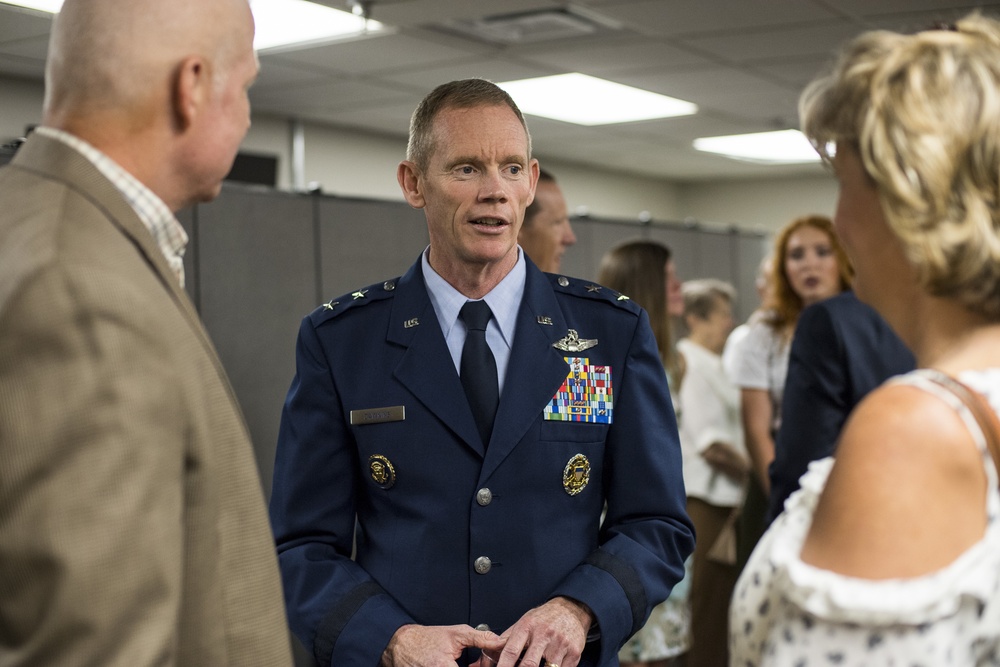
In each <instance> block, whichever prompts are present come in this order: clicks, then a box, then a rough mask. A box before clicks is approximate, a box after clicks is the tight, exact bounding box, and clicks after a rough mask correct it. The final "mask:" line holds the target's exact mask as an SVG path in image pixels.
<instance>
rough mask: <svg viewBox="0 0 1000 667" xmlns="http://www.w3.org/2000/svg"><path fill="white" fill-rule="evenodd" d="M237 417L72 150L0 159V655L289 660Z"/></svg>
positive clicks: (47, 660)
mask: <svg viewBox="0 0 1000 667" xmlns="http://www.w3.org/2000/svg"><path fill="white" fill-rule="evenodd" d="M290 664H291V652H290V648H289V645H288V634H287V626H286V622H285V615H284V604H283V601H282V594H281V584H280V579H279V574H278V569H277V561H276V558H275V552H274V545H273V540H272V537H271V532H270V529H269V527H268V521H267V514H266V510H265V506H264V501H263V494H262V491H261V487H260V483H259V480H258V476H257V470H256V466H255V463H254V459H253V454H252V451H251V445H250V441H249V436H248V434H247V431H246V427H245V425H244V422H243V418H242V415H241V414H240V411H239V408H238V406H237V403H236V399H235V397H234V395H233V392H232V389H231V388H230V386H229V382H228V381H227V379H226V375H225V372H224V371H223V369H222V366H221V364H220V362H219V359H218V357H217V356H216V353H215V350H214V349H213V347H212V344H211V342H210V341H209V339H208V336H207V335H206V333H205V330H204V329H203V328H202V325H201V323H200V320H199V318H198V316H197V314H196V312H195V310H194V308H193V307H192V304H191V302H190V301H189V299H188V297H187V295H186V294H185V293H184V291H183V290H182V289H181V288H180V286H179V285H178V282H177V279H176V278H175V277H174V275H173V274H172V273H171V271H170V269H169V268H168V265H167V262H166V260H165V259H164V257H163V255H162V254H161V252H160V250H159V249H158V247H157V246H156V245H155V243H154V241H153V239H152V237H151V236H150V234H149V233H148V232H147V230H146V228H145V227H143V225H142V223H141V222H140V221H139V219H138V217H136V215H135V213H134V212H133V210H132V209H131V208H130V207H129V205H128V204H127V203H126V202H125V200H124V199H123V198H122V196H121V195H120V194H119V193H118V191H117V190H116V189H115V188H114V187H113V186H112V185H111V183H110V182H108V181H107V179H105V178H104V177H103V176H102V175H101V174H100V173H99V172H98V171H97V170H96V169H95V168H94V167H93V166H92V165H91V163H90V162H88V161H87V160H86V159H84V158H83V157H82V156H81V155H80V154H78V153H77V152H76V151H74V150H72V149H71V148H69V147H67V146H65V145H63V144H62V143H61V142H58V141H54V140H52V139H49V138H47V137H43V136H37V135H36V136H33V137H32V138H31V139H29V141H28V142H27V143H26V144H24V145H23V146H22V148H21V150H20V151H19V153H18V154H17V156H16V157H15V159H14V161H13V162H12V163H11V165H10V166H9V167H8V168H5V169H2V170H0V665H2V666H4V667H6V666H7V665H58V666H59V667H66V666H73V665H100V666H102V667H105V666H112V665H122V666H127V667H136V666H141V665H207V666H219V665H234V666H235V665H238V666H240V667H247V666H253V665H261V666H265V665H266V666H267V667H274V666H276V665H290Z"/></svg>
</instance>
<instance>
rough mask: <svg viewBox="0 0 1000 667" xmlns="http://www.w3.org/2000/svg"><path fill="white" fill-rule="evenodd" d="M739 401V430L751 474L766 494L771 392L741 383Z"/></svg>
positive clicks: (771, 442)
mask: <svg viewBox="0 0 1000 667" xmlns="http://www.w3.org/2000/svg"><path fill="white" fill-rule="evenodd" d="M740 401H741V407H740V414H741V415H742V418H743V433H744V437H745V438H746V446H747V453H748V454H749V455H750V463H751V467H752V469H753V474H754V475H756V477H757V481H758V482H760V485H761V488H762V489H763V490H764V493H765V494H768V493H770V486H771V483H770V480H769V479H768V474H767V469H768V466H769V465H771V461H772V460H773V459H774V439H773V438H772V437H771V423H772V421H773V419H774V407H773V406H772V404H771V395H770V393H769V392H768V390H767V389H752V388H747V387H744V388H743V389H741V390H740Z"/></svg>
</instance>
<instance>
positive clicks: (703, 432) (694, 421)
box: [679, 366, 750, 482]
mask: <svg viewBox="0 0 1000 667" xmlns="http://www.w3.org/2000/svg"><path fill="white" fill-rule="evenodd" d="M679 403H680V405H681V410H682V413H683V415H684V430H685V433H691V434H694V443H693V444H694V447H695V449H696V450H697V452H698V454H699V455H700V456H701V457H702V458H703V459H705V461H707V462H708V464H709V465H710V466H712V467H713V468H714V469H715V470H717V471H718V472H720V473H722V474H724V475H726V476H728V477H730V478H732V479H733V480H734V481H736V482H742V481H743V480H744V479H745V478H746V475H747V473H748V472H749V470H750V462H749V461H747V458H746V457H745V456H744V455H743V454H742V453H740V451H739V450H737V449H736V447H735V446H734V443H732V442H730V440H731V436H730V434H729V433H727V432H726V429H725V427H724V425H725V424H726V405H725V404H724V403H723V401H722V399H721V398H720V397H719V396H718V395H717V394H716V393H715V389H714V388H713V387H712V384H711V383H710V382H709V381H708V379H707V378H706V377H705V375H704V374H702V373H701V372H700V371H699V370H698V369H697V368H694V367H691V366H689V369H688V373H687V375H686V376H685V378H684V384H682V385H681V390H680V394H679Z"/></svg>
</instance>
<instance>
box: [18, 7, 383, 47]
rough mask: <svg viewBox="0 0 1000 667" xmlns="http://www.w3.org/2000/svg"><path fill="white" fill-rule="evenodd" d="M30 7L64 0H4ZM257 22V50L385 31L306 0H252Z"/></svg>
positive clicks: (52, 10) (48, 9) (54, 9)
mask: <svg viewBox="0 0 1000 667" xmlns="http://www.w3.org/2000/svg"><path fill="white" fill-rule="evenodd" d="M0 2H2V3H4V4H9V5H17V6H19V7H27V8H28V9H36V10H40V11H44V12H50V13H53V14H54V13H56V12H58V11H59V9H60V8H61V7H62V3H63V0H0ZM250 9H251V10H252V11H253V15H254V22H255V23H256V26H257V31H256V34H255V35H254V40H253V45H254V48H255V49H257V50H264V49H274V48H279V47H289V46H292V45H296V46H301V45H303V44H314V43H322V42H330V41H336V40H338V39H346V38H350V37H357V36H360V35H365V34H370V33H373V32H378V31H381V30H383V29H384V28H385V26H384V25H383V24H381V23H379V22H378V21H371V20H369V21H365V19H363V18H362V17H360V16H355V15H354V14H351V13H350V12H344V11H340V10H339V9H333V8H332V7H325V6H323V5H318V4H316V3H315V2H305V0H251V2H250Z"/></svg>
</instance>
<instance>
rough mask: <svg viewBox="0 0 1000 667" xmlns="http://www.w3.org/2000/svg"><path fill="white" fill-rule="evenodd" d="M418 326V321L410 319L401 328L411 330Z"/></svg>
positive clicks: (413, 318)
mask: <svg viewBox="0 0 1000 667" xmlns="http://www.w3.org/2000/svg"><path fill="white" fill-rule="evenodd" d="M419 324H420V320H419V319H417V318H416V317H411V318H410V319H408V320H406V321H405V322H403V328H404V329H412V328H413V327H415V326H418V325H419Z"/></svg>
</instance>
